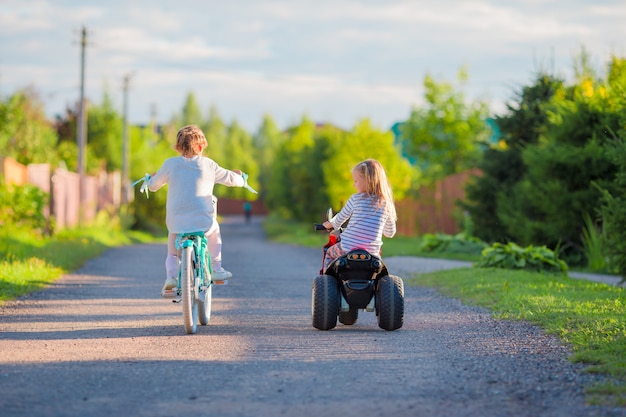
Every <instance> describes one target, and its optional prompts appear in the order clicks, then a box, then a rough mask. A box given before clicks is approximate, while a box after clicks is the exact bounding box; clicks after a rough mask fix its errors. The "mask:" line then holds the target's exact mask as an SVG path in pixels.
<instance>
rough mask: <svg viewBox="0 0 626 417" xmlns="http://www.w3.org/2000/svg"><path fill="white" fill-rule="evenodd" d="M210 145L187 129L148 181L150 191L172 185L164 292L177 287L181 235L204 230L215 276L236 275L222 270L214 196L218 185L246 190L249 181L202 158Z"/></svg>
mask: <svg viewBox="0 0 626 417" xmlns="http://www.w3.org/2000/svg"><path fill="white" fill-rule="evenodd" d="M207 145H208V143H207V140H206V137H205V136H204V133H203V132H202V130H201V129H200V128H199V127H197V126H193V125H191V126H185V127H183V128H182V129H180V130H179V131H178V134H177V135H176V151H178V153H180V155H181V156H177V157H172V158H169V159H167V160H165V162H163V165H162V166H161V168H160V169H159V170H158V171H157V172H156V173H155V174H154V175H153V176H152V177H150V179H149V180H148V181H147V186H148V189H149V190H150V191H157V190H158V189H159V188H161V187H163V185H165V184H168V189H167V203H166V216H165V224H166V225H167V230H168V241H167V258H166V259H165V274H166V278H165V283H164V284H163V289H162V290H161V295H164V292H165V291H166V290H170V289H172V288H174V287H176V286H177V277H178V268H179V262H180V260H179V259H178V257H177V250H176V236H177V235H178V234H179V233H191V232H198V231H204V232H205V235H206V237H207V240H208V249H209V253H210V254H211V269H212V277H213V278H214V279H216V280H225V279H228V278H231V277H232V274H231V273H230V272H228V271H226V270H225V269H224V268H223V267H222V237H221V235H220V227H219V224H218V223H217V219H216V213H215V207H214V206H215V203H216V201H217V199H216V198H215V197H214V196H213V187H214V186H215V184H222V185H226V186H229V187H243V186H245V184H246V182H245V180H244V178H243V176H242V172H241V171H240V170H232V171H231V170H228V169H225V168H222V167H221V166H219V165H218V164H217V163H216V162H215V161H213V160H212V159H210V158H207V157H204V156H202V151H204V149H205V148H206V147H207Z"/></svg>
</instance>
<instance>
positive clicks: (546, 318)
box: [406, 268, 626, 406]
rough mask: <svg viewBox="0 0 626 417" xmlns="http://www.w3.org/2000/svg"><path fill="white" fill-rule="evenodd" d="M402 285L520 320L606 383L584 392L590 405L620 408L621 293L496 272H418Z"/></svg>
mask: <svg viewBox="0 0 626 417" xmlns="http://www.w3.org/2000/svg"><path fill="white" fill-rule="evenodd" d="M406 283H407V284H408V285H422V286H428V287H434V288H436V289H437V290H438V291H440V292H441V293H443V294H445V295H448V296H450V297H454V298H458V299H460V300H463V301H464V302H465V303H468V304H473V305H478V306H482V307H486V308H488V309H490V310H492V311H493V313H494V315H495V316H496V317H499V318H503V319H508V320H526V321H529V322H531V323H533V324H535V325H537V326H539V327H541V328H543V329H545V331H546V332H547V333H550V334H555V335H557V336H558V337H559V338H560V339H561V340H562V341H563V343H565V344H567V345H569V346H571V348H572V351H573V354H572V356H571V357H570V360H571V361H572V362H575V363H576V362H579V363H583V364H586V365H588V366H587V367H586V371H587V372H593V373H598V374H603V375H607V376H610V377H611V379H612V382H609V383H606V384H603V385H598V386H594V387H589V388H588V394H589V399H590V401H592V402H594V403H604V404H606V403H610V404H614V405H618V406H626V290H624V289H623V288H618V287H612V286H610V285H606V284H599V283H595V282H589V281H584V280H577V279H570V278H563V277H559V276H553V275H545V274H538V273H531V272H525V271H509V270H502V269H476V268H465V269H456V270H451V271H439V272H432V273H428V274H420V275H419V276H416V277H414V278H410V279H408V280H407V281H406Z"/></svg>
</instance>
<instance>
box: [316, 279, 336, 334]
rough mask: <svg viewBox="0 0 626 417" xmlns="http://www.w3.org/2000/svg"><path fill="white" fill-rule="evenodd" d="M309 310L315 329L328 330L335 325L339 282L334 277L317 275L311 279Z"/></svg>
mask: <svg viewBox="0 0 626 417" xmlns="http://www.w3.org/2000/svg"><path fill="white" fill-rule="evenodd" d="M311 310H312V311H311V313H312V314H311V315H312V318H313V327H315V328H316V329H318V330H330V329H333V328H334V327H335V326H336V325H337V315H338V314H339V284H338V283H337V280H336V279H335V278H334V277H332V276H330V275H319V276H317V277H316V278H315V279H314V280H313V290H312V300H311Z"/></svg>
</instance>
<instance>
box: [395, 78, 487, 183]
mask: <svg viewBox="0 0 626 417" xmlns="http://www.w3.org/2000/svg"><path fill="white" fill-rule="evenodd" d="M466 80H467V72H466V70H465V69H463V68H462V69H461V70H460V71H459V74H458V81H459V83H460V84H463V83H464V82H465V81H466ZM424 89H425V93H424V98H425V101H426V106H425V107H424V108H419V107H414V108H413V110H412V112H411V115H410V117H409V119H408V120H407V121H406V123H405V124H404V126H403V127H402V128H401V137H402V141H403V142H404V146H405V152H407V153H408V155H410V156H411V157H412V158H413V159H414V160H415V161H416V164H417V165H418V166H419V167H420V168H421V170H422V171H423V173H424V178H425V179H426V180H429V181H435V180H437V179H441V178H444V177H446V176H448V175H450V174H455V173H458V172H462V171H465V170H467V169H469V168H473V167H475V166H476V164H477V163H478V161H479V160H480V156H481V153H482V151H483V150H484V148H485V147H486V146H487V145H488V144H489V139H490V136H491V130H490V127H489V126H488V125H487V123H486V120H487V116H488V108H487V105H486V104H485V103H483V102H480V101H478V102H475V103H469V104H468V103H466V99H465V95H464V94H463V93H462V92H460V91H455V89H454V86H453V85H452V84H450V83H446V82H441V83H438V82H437V81H435V79H434V78H433V77H432V76H430V75H426V77H425V78H424Z"/></svg>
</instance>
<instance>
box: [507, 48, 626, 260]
mask: <svg viewBox="0 0 626 417" xmlns="http://www.w3.org/2000/svg"><path fill="white" fill-rule="evenodd" d="M584 57H585V55H584V54H583V55H581V57H580V58H579V59H580V60H584ZM583 63H584V62H583ZM577 73H578V74H580V76H579V78H578V79H577V82H576V84H574V85H572V86H570V87H568V88H566V89H561V90H559V91H557V94H555V95H554V96H553V97H552V99H551V101H550V103H549V104H548V105H547V107H546V110H547V111H548V113H547V114H548V116H549V118H548V124H547V126H546V130H545V132H544V133H543V134H542V135H541V136H540V138H539V141H537V143H535V144H532V145H528V146H527V147H526V148H525V149H524V150H523V152H522V159H523V161H524V164H525V165H526V167H527V169H526V172H525V173H524V176H523V178H522V179H521V181H519V182H518V184H517V185H516V186H515V187H514V189H513V195H512V196H511V197H512V198H508V199H506V200H504V199H502V200H501V201H500V202H499V203H500V207H499V215H498V218H500V219H501V220H502V221H503V223H504V224H505V227H506V228H507V231H508V232H509V233H510V234H511V235H512V236H513V237H514V238H515V240H516V241H517V242H519V243H522V244H530V243H533V244H536V243H539V244H545V245H548V246H550V247H553V248H554V247H556V246H557V245H561V248H562V250H563V251H564V252H563V254H564V256H567V257H569V260H570V262H572V263H580V262H583V261H584V260H583V259H581V258H580V254H581V253H582V246H581V233H582V230H583V228H584V221H583V219H584V217H585V216H586V215H589V214H595V213H594V212H595V211H596V208H597V207H598V202H599V201H600V197H601V195H600V191H599V190H598V188H597V187H600V188H602V189H606V190H608V191H609V192H612V191H613V187H614V185H613V184H612V183H613V181H614V177H615V172H616V166H615V164H614V163H613V162H611V161H610V159H609V158H607V155H606V151H605V149H606V147H607V145H608V144H609V141H610V139H611V137H610V135H609V134H608V132H610V131H612V132H615V131H618V130H619V129H620V120H621V118H622V117H623V111H624V109H623V108H620V107H619V106H615V105H611V103H610V100H607V98H609V97H608V96H607V91H609V90H610V85H607V82H606V81H603V80H600V79H597V78H593V77H594V73H593V71H583V72H577ZM594 184H595V185H594Z"/></svg>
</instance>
